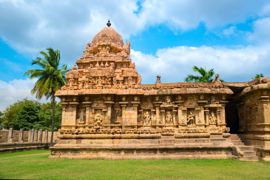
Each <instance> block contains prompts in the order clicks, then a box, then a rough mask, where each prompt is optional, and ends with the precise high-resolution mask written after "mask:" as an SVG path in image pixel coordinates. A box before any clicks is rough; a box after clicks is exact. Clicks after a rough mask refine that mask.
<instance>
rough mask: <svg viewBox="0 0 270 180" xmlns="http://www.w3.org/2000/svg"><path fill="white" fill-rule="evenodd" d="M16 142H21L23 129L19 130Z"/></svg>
mask: <svg viewBox="0 0 270 180" xmlns="http://www.w3.org/2000/svg"><path fill="white" fill-rule="evenodd" d="M18 142H19V143H22V142H23V129H20V132H19V139H18Z"/></svg>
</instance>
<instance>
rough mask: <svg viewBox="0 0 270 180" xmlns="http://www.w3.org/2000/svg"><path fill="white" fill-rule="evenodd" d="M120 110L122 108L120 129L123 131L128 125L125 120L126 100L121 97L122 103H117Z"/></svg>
mask: <svg viewBox="0 0 270 180" xmlns="http://www.w3.org/2000/svg"><path fill="white" fill-rule="evenodd" d="M119 104H120V106H121V108H122V122H121V124H122V129H124V127H125V125H127V124H128V119H127V116H126V107H127V104H128V102H127V101H126V98H125V97H122V101H121V102H119Z"/></svg>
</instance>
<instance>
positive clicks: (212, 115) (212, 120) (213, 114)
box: [208, 109, 217, 125]
mask: <svg viewBox="0 0 270 180" xmlns="http://www.w3.org/2000/svg"><path fill="white" fill-rule="evenodd" d="M208 118H209V124H210V125H216V124H217V111H216V110H215V109H210V111H209V117H208Z"/></svg>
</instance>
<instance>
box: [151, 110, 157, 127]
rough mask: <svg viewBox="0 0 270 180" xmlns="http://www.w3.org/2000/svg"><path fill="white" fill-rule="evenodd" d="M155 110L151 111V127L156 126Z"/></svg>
mask: <svg viewBox="0 0 270 180" xmlns="http://www.w3.org/2000/svg"><path fill="white" fill-rule="evenodd" d="M155 111H156V110H155V109H151V121H152V122H151V124H152V125H153V126H155V125H157V119H156V113H155Z"/></svg>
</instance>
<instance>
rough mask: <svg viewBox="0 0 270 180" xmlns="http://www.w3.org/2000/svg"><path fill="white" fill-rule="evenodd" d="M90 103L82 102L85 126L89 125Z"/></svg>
mask: <svg viewBox="0 0 270 180" xmlns="http://www.w3.org/2000/svg"><path fill="white" fill-rule="evenodd" d="M91 104H92V102H91V101H85V102H83V106H84V108H85V124H89V120H90V114H91Z"/></svg>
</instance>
